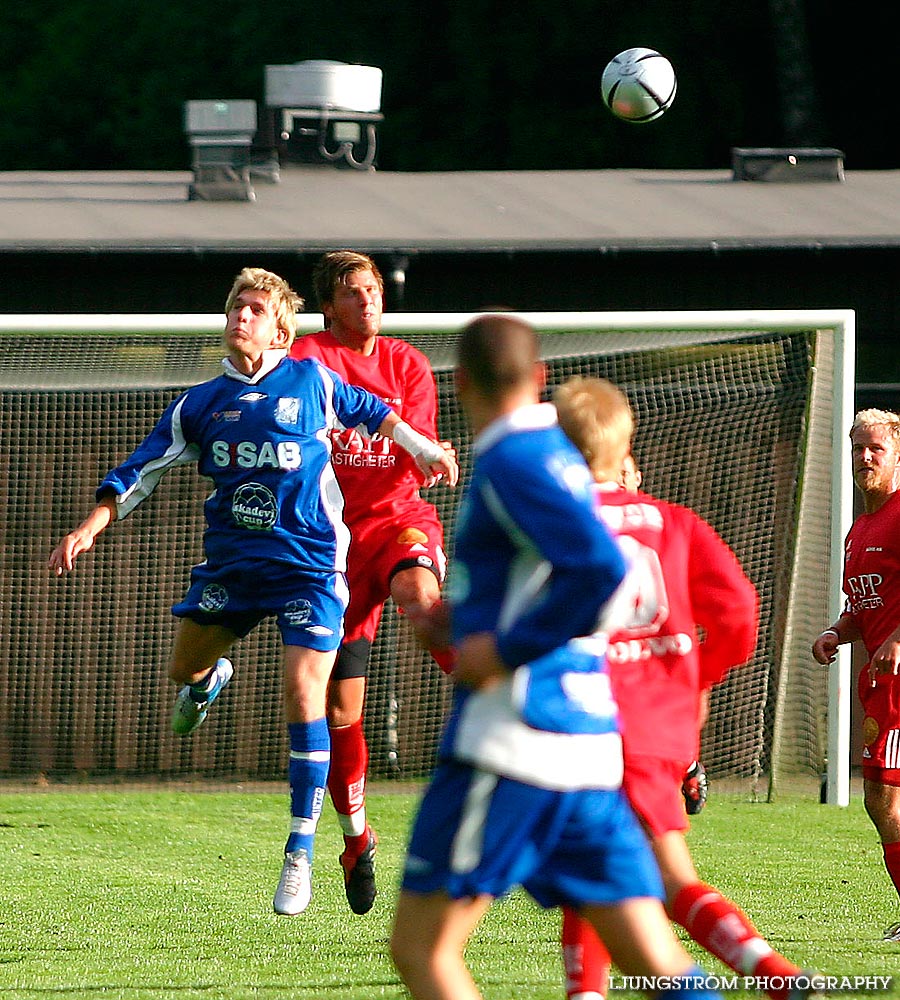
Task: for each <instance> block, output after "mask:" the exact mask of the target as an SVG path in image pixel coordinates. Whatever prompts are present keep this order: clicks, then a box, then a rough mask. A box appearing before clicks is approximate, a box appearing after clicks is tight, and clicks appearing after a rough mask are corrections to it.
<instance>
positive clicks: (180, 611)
mask: <svg viewBox="0 0 900 1000" xmlns="http://www.w3.org/2000/svg"><path fill="white" fill-rule="evenodd" d="M348 600H349V592H348V590H347V581H346V578H345V577H344V574H343V573H298V572H296V571H295V570H292V571H290V572H285V573H279V572H278V569H277V567H276V568H275V569H274V570H273V569H272V567H271V566H269V567H267V568H266V570H265V571H264V572H262V571H259V570H258V569H256V568H252V567H242V568H241V569H239V570H236V569H234V568H229V569H227V570H222V569H218V570H217V569H215V568H213V567H210V566H209V565H208V564H207V563H201V564H200V565H199V566H195V567H194V568H193V569H192V570H191V585H190V588H189V590H188V592H187V593H186V594H185V595H184V598H183V600H182V601H180V602H179V603H178V604H176V605H174V606H173V608H172V614H173V615H175V616H176V618H190V619H191V621H194V622H196V623H197V624H198V625H218V626H220V627H222V628H227V629H228V630H229V631H231V632H234V634H235V635H236V636H238V638H243V637H244V636H245V635H247V634H248V633H249V632H251V631H252V630H253V629H254V628H255V627H256V626H257V625H258V624H259V623H260V622H261V621H262V620H263V619H264V618H271V617H273V616H274V617H275V618H277V620H278V628H279V630H280V632H281V639H282V642H283V643H284V644H285V645H286V646H303V647H305V648H307V649H317V650H319V651H320V652H330V651H331V650H333V649H337V648H338V646H340V644H341V639H342V637H343V619H344V611H345V610H346V608H347V602H348Z"/></svg>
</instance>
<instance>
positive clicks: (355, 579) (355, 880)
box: [291, 250, 455, 913]
mask: <svg viewBox="0 0 900 1000" xmlns="http://www.w3.org/2000/svg"><path fill="white" fill-rule="evenodd" d="M313 285H314V292H315V294H316V297H317V300H318V304H319V308H320V309H321V310H322V314H323V316H324V318H325V326H326V329H325V330H323V331H322V332H321V333H316V334H309V335H307V336H304V337H299V338H298V339H297V340H295V341H294V345H293V347H292V348H291V356H292V357H295V358H305V357H315V358H318V359H319V360H321V361H322V362H323V363H324V364H325V365H326V366H327V367H328V368H330V369H332V370H333V371H335V372H337V373H338V374H339V375H340V376H341V378H343V379H344V381H345V382H348V383H350V384H352V385H359V386H362V387H364V388H366V389H368V390H369V391H370V392H372V393H374V394H375V395H376V396H378V397H380V398H381V399H383V400H384V401H385V402H386V403H388V405H389V406H391V407H392V408H393V409H394V410H395V412H396V413H397V414H398V415H400V416H401V417H402V418H403V420H404V422H406V423H407V424H409V425H410V426H411V427H413V428H414V429H415V430H416V431H418V432H419V433H421V434H423V435H425V436H426V437H428V438H431V439H434V438H436V436H437V435H436V421H437V392H436V389H435V382H434V376H433V374H432V371H431V367H430V365H429V363H428V360H427V359H426V357H425V356H424V355H423V354H422V353H421V352H420V351H418V350H416V349H415V348H414V347H412V346H411V345H410V344H408V343H406V342H405V341H403V340H398V339H394V338H390V337H382V336H379V334H380V330H381V313H382V303H383V292H384V282H383V280H382V277H381V274H380V272H379V270H378V268H377V267H376V265H375V263H374V261H372V260H371V258H369V257H367V256H365V255H364V254H359V253H354V252H352V251H344V250H341V251H335V252H333V253H327V254H325V255H324V256H323V257H322V258H321V260H320V261H319V262H318V263H317V265H316V268H315V270H314V272H313ZM442 443H443V444H444V447H445V449H447V450H448V451H449V452H450V453H451V454H452V455H454V456H455V452H454V451H453V449H452V448H451V447H450V445H449V443H446V442H442ZM332 464H333V465H334V469H335V472H336V474H337V478H338V482H339V483H340V486H341V490H342V492H343V494H344V521H345V522H346V524H347V526H348V527H349V528H350V532H351V536H352V541H351V544H350V552H349V557H348V571H347V582H348V584H349V588H350V604H349V606H348V608H347V612H346V615H345V618H344V640H343V643H342V645H341V649H340V652H339V653H338V657H337V662H336V663H335V667H334V671H333V672H332V675H331V682H330V685H329V691H328V725H329V729H330V733H331V769H330V772H329V776H328V790H329V792H330V794H331V799H332V802H333V803H334V807H335V810H336V812H337V814H338V819H339V821H340V824H341V828H342V831H343V834H344V851H343V853H342V854H341V858H340V861H341V865H342V867H343V869H344V882H345V889H346V893H347V900H348V902H349V903H350V908H351V909H352V910H353V912H354V913H367V912H368V911H369V910H370V909H371V907H372V904H373V903H374V900H375V894H376V886H375V871H374V855H375V845H376V838H375V833H374V831H373V830H372V828H371V827H370V825H369V823H368V820H367V817H366V808H365V784H366V770H367V767H368V760H369V751H368V746H367V744H366V739H365V735H364V733H363V724H362V713H363V703H364V700H365V691H366V676H367V673H368V661H369V653H370V650H371V647H372V643H373V641H374V639H375V634H376V632H377V630H378V624H379V621H380V620H381V614H382V610H383V607H384V602H385V601H386V600H387V598H388V597H389V596H390V597H392V598H393V600H394V602H395V603H396V605H397V606H398V607H399V608H402V609H405V610H417V609H421V610H425V609H427V608H429V607H431V605H433V604H435V603H436V602H437V601H438V600H439V598H440V587H441V583H442V581H443V578H444V569H445V564H446V559H445V556H444V549H443V530H442V527H441V523H440V520H439V519H438V515H437V511H436V510H435V508H434V507H433V505H432V504H430V503H428V502H427V501H425V500H423V499H422V498H421V497H420V495H419V488H420V487H421V486H422V485H428V486H430V485H433V484H434V481H433V480H430V481H428V482H424V481H423V477H422V475H421V473H420V472H419V470H418V469H417V467H416V465H415V462H414V461H413V460H412V459H411V458H410V457H409V455H408V454H407V452H406V451H404V450H403V449H401V448H397V447H395V445H394V442H392V441H391V440H390V439H388V438H384V437H380V436H378V435H374V436H370V435H369V434H368V433H367V432H366V430H365V428H362V427H347V428H345V429H343V430H341V431H339V432H332ZM449 485H453V484H452V483H449ZM436 656H437V654H436Z"/></svg>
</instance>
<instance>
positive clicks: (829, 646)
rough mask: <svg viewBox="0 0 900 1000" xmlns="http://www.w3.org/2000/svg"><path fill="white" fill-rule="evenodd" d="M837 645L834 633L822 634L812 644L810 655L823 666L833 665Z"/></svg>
mask: <svg viewBox="0 0 900 1000" xmlns="http://www.w3.org/2000/svg"><path fill="white" fill-rule="evenodd" d="M838 645H839V643H838V637H837V636H836V635H835V634H834V632H823V633H822V634H821V635H820V636H819V637H818V638H817V639H816V641H815V642H814V643H813V647H812V655H813V656H814V657H815V659H816V660H817V661H818V662H819V663H821V664H823V665H827V664H829V663H834V660H835V657H836V656H837V648H838Z"/></svg>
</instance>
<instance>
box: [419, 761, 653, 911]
mask: <svg viewBox="0 0 900 1000" xmlns="http://www.w3.org/2000/svg"><path fill="white" fill-rule="evenodd" d="M516 885H521V886H522V887H523V888H524V889H525V890H526V891H527V892H528V893H529V895H531V896H532V897H533V898H534V899H535V900H536V901H537V902H538V903H539V904H540V905H541V906H543V907H548V908H549V907H552V906H562V905H570V906H574V907H576V908H577V907H579V906H581V905H582V904H592V903H593V904H599V905H603V904H611V903H618V902H620V901H622V900H624V899H632V898H635V897H647V896H652V897H655V898H657V899H662V898H663V886H662V880H661V878H660V875H659V869H658V868H657V865H656V859H655V858H654V856H653V851H652V850H651V848H650V844H649V842H648V840H647V837H646V835H645V834H644V832H643V830H642V829H641V827H640V824H639V823H638V821H637V819H636V818H635V815H634V813H633V812H632V810H631V807H630V806H629V804H628V801H627V800H626V798H625V796H624V794H623V793H622V792H621V791H602V790H594V789H587V790H581V791H574V792H558V791H551V790H549V789H546V788H537V787H535V786H534V785H527V784H523V783H522V782H521V781H513V780H512V779H511V778H503V777H500V776H498V775H495V774H491V773H489V772H486V771H479V770H476V769H475V768H472V767H469V766H468V765H466V764H458V763H452V762H451V763H445V764H441V765H439V766H438V768H437V770H436V771H435V773H434V776H433V777H432V780H431V782H430V784H429V786H428V789H427V791H426V792H425V796H424V798H423V799H422V802H421V804H420V806H419V812H418V815H417V816H416V820H415V824H414V826H413V832H412V837H411V839H410V844H409V849H408V852H407V857H406V865H405V869H404V873H403V889H404V890H405V891H407V892H414V893H430V892H438V891H443V892H446V893H447V894H448V895H449V896H450V897H451V898H453V899H460V898H463V897H468V896H478V895H481V894H483V893H487V894H488V895H490V896H494V897H496V896H501V895H503V894H504V893H505V892H507V891H509V890H510V889H512V888H513V887H515V886H516Z"/></svg>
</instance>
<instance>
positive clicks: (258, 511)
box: [231, 483, 278, 531]
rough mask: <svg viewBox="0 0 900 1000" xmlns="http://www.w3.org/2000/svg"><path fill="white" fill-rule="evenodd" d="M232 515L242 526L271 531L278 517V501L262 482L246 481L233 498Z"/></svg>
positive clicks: (254, 529)
mask: <svg viewBox="0 0 900 1000" xmlns="http://www.w3.org/2000/svg"><path fill="white" fill-rule="evenodd" d="M231 516H232V517H233V518H234V521H235V524H239V525H240V526H241V527H242V528H249V529H250V530H251V531H271V530H272V528H273V527H274V526H275V522H276V520H277V519H278V501H277V500H276V499H275V494H274V493H272V491H271V490H270V489H269V488H268V487H267V486H263V485H262V483H244V485H243V486H239V487H238V488H237V489H236V490H235V491H234V496H233V497H232V498H231Z"/></svg>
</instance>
